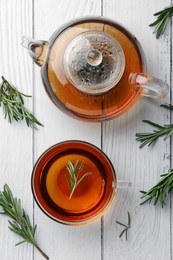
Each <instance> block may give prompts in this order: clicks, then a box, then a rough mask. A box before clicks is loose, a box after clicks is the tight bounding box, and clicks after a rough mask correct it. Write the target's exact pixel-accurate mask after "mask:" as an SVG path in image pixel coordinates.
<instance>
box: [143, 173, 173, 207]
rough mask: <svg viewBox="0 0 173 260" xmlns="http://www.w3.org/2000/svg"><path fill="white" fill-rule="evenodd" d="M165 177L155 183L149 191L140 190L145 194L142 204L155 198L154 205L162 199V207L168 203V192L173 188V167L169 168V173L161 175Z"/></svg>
mask: <svg viewBox="0 0 173 260" xmlns="http://www.w3.org/2000/svg"><path fill="white" fill-rule="evenodd" d="M160 177H163V178H162V179H161V180H160V181H159V182H158V183H157V184H156V185H154V186H153V187H152V188H151V189H150V190H149V191H147V192H146V191H140V192H141V193H142V194H143V195H142V196H141V199H146V200H144V201H143V202H142V203H141V204H140V205H142V204H144V203H146V202H149V204H150V203H151V201H152V200H154V205H156V204H157V202H158V201H160V203H161V205H162V208H163V206H164V205H165V204H166V203H165V199H166V197H167V195H168V193H169V192H170V191H171V190H172V189H173V169H171V170H169V171H168V172H167V173H165V174H162V175H160Z"/></svg>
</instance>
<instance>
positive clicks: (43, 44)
mask: <svg viewBox="0 0 173 260" xmlns="http://www.w3.org/2000/svg"><path fill="white" fill-rule="evenodd" d="M22 45H23V46H24V47H26V48H28V49H29V53H30V55H31V57H32V58H33V59H34V61H35V62H36V63H37V64H38V65H39V66H41V76H42V80H43V83H44V86H45V89H46V92H47V93H48V95H49V97H50V98H51V100H52V101H53V102H54V103H55V105H56V106H57V107H58V108H60V109H61V110H62V111H63V112H65V113H66V114H68V115H70V116H72V117H75V118H78V119H82V120H86V121H93V122H94V121H104V120H107V119H112V118H115V117H118V116H120V115H122V114H123V113H125V112H126V111H128V110H129V109H130V108H131V107H132V106H133V105H134V103H135V102H136V101H137V100H138V99H139V97H140V96H141V95H146V96H150V97H153V98H163V97H165V96H166V94H167V93H168V90H169V87H168V85H167V84H166V83H165V82H163V81H162V80H160V79H157V78H154V77H152V76H149V75H147V74H146V61H145V56H144V53H143V50H142V48H141V45H140V44H139V42H138V41H137V39H136V38H135V37H134V36H133V35H132V34H131V33H130V32H129V31H127V30H126V29H125V28H124V27H122V26H121V25H119V24H118V23H116V22H114V21H111V20H109V19H106V18H104V17H83V18H79V19H75V20H73V21H70V22H68V23H66V24H65V25H63V26H62V27H60V28H59V29H58V30H57V31H55V33H54V34H53V35H52V36H51V38H50V40H49V42H47V41H36V40H34V39H30V38H27V37H25V36H24V37H23V42H22Z"/></svg>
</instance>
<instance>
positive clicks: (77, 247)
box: [34, 0, 101, 260]
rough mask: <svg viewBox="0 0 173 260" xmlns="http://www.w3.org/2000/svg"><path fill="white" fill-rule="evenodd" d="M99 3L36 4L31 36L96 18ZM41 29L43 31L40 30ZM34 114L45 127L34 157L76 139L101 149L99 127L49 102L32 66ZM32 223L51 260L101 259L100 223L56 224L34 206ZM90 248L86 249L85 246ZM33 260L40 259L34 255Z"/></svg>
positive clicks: (38, 136) (37, 136)
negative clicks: (79, 19)
mask: <svg viewBox="0 0 173 260" xmlns="http://www.w3.org/2000/svg"><path fill="white" fill-rule="evenodd" d="M100 9H101V7H100V1H98V0H97V1H91V0H90V1H62V0H60V1H58V2H57V1H51V5H50V2H48V1H41V0H39V1H36V2H35V5H34V10H35V11H34V12H35V16H34V20H35V23H34V36H35V38H37V39H45V40H47V39H48V38H49V37H50V36H51V34H52V33H53V32H54V31H55V30H56V29H57V28H58V27H59V26H60V25H62V24H64V23H65V22H66V21H68V20H70V19H72V18H75V17H79V16H82V15H83V16H84V15H99V14H100ZM43 28H44V29H43ZM35 97H36V98H35V105H34V106H35V111H36V114H37V115H38V116H39V118H40V119H41V121H42V122H43V124H44V128H43V129H42V130H41V131H39V132H35V135H34V158H35V160H36V159H37V158H38V156H39V155H40V154H41V153H42V152H43V151H44V150H45V149H46V148H48V147H50V146H51V145H53V144H55V143H58V142H60V141H64V140H69V139H77V140H80V139H81V140H85V141H88V142H91V143H93V144H95V145H97V146H99V147H100V145H101V126H100V124H99V123H95V124H91V123H86V122H85V123H84V122H81V121H77V120H75V119H72V118H70V117H68V116H66V115H65V114H64V113H62V112H61V111H60V110H58V109H57V108H56V107H55V106H54V105H53V104H52V103H51V101H50V100H49V98H48V96H47V94H46V93H45V90H44V89H43V84H42V82H41V76H40V69H39V68H38V67H37V68H36V67H35ZM35 222H38V223H39V226H40V227H41V231H40V233H39V234H38V239H39V241H41V246H42V247H43V248H44V249H45V251H46V253H47V254H48V255H49V257H50V259H61V260H71V259H75V260H81V259H83V260H85V259H86V260H88V259H95V260H100V259H101V230H100V222H99V221H98V222H96V223H93V224H91V225H88V226H84V227H69V226H63V225H61V224H58V223H56V222H54V221H52V220H50V219H49V218H48V217H47V216H45V215H44V214H43V213H42V212H41V210H40V209H39V208H38V207H37V206H35ZM88 245H89V247H88ZM35 259H37V260H39V259H42V257H41V256H40V255H39V254H38V253H37V252H35Z"/></svg>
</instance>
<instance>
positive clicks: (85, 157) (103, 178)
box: [31, 141, 129, 225]
mask: <svg viewBox="0 0 173 260" xmlns="http://www.w3.org/2000/svg"><path fill="white" fill-rule="evenodd" d="M69 162H71V164H72V165H75V164H76V163H79V165H81V163H83V167H82V169H81V172H80V173H79V174H80V176H77V178H81V177H82V176H83V175H84V174H86V173H88V174H87V175H86V176H85V177H84V178H83V179H82V178H81V181H80V183H79V184H78V186H77V187H76V189H75V190H74V192H73V194H72V196H70V194H71V193H70V187H69V178H70V174H69V172H68V170H67V165H68V163H69ZM128 184H129V183H122V184H121V186H124V185H125V186H127V185H128ZM31 186H32V191H33V195H34V198H35V200H36V202H37V204H38V206H39V207H40V208H41V210H42V211H43V212H44V213H45V214H46V215H48V216H49V217H50V218H52V219H53V220H55V221H57V222H60V223H62V224H67V225H81V224H86V223H90V222H92V221H94V220H95V219H97V218H99V217H101V216H102V215H104V214H105V212H106V211H107V210H108V208H109V206H110V205H111V203H112V201H113V199H114V198H115V195H116V190H117V178H116V173H115V170H114V167H113V165H112V163H111V162H110V160H109V158H108V157H107V156H106V154H104V153H103V152H102V151H101V150H100V149H99V148H97V147H96V146H94V145H92V144H90V143H87V142H83V141H65V142H62V143H58V144H56V145H54V146H52V147H50V148H49V149H48V150H46V151H45V152H44V153H43V154H42V155H41V156H40V158H39V159H38V161H37V162H36V164H35V167H34V169H33V173H32V179H31Z"/></svg>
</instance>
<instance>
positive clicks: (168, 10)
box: [149, 5, 173, 39]
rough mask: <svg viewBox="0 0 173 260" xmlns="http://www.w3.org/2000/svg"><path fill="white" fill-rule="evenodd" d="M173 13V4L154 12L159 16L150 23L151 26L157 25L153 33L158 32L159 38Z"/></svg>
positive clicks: (157, 36)
mask: <svg viewBox="0 0 173 260" xmlns="http://www.w3.org/2000/svg"><path fill="white" fill-rule="evenodd" d="M172 15H173V5H170V6H168V7H165V8H164V9H163V10H161V11H159V12H157V13H155V14H154V16H157V19H156V20H155V21H154V22H153V23H151V24H149V26H151V27H155V29H154V31H153V33H155V34H156V38H157V39H158V38H159V37H160V36H161V35H162V34H163V33H164V32H165V30H166V27H167V25H168V22H169V20H170V18H171V16H172Z"/></svg>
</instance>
